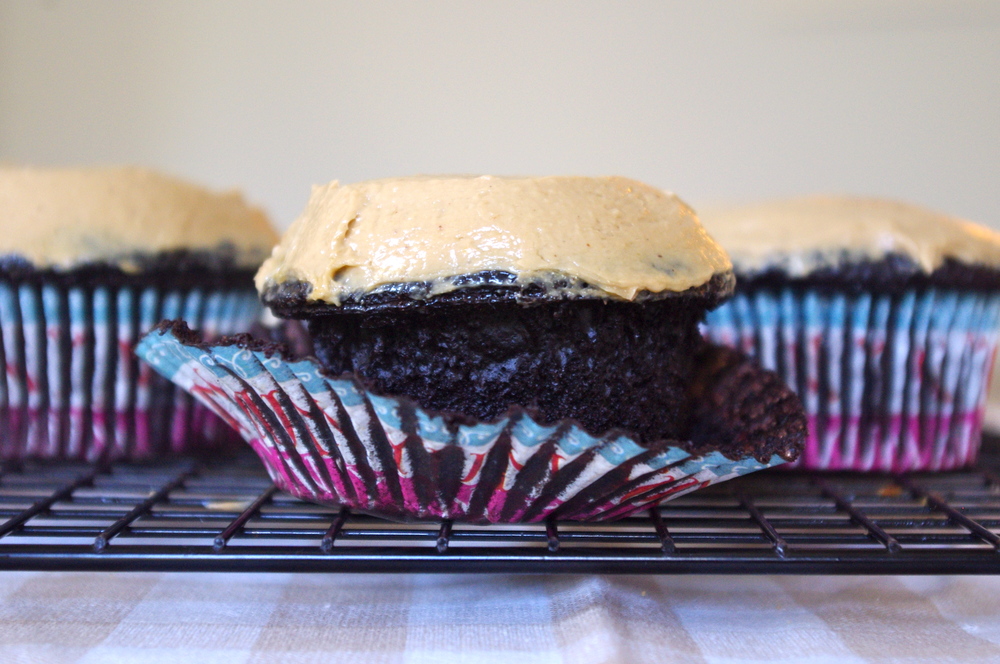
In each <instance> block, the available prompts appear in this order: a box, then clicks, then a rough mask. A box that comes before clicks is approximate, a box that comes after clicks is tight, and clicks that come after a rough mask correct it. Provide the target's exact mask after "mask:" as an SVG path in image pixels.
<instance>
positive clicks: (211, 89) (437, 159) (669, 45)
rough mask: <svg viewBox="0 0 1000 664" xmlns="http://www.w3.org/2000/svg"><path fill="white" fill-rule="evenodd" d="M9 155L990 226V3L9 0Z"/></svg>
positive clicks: (996, 158)
mask: <svg viewBox="0 0 1000 664" xmlns="http://www.w3.org/2000/svg"><path fill="white" fill-rule="evenodd" d="M0 160H3V161H14V162H33V163H38V164H67V163H68V164H78V163H92V162H104V163H120V162H136V163H143V164H147V165H150V166H155V167H159V168H162V169H166V170H169V171H173V172H176V173H178V174H182V175H185V176H188V177H191V178H195V179H198V180H202V181H205V182H207V183H209V184H211V185H214V186H220V187H221V186H240V187H242V188H243V189H245V190H246V191H247V192H248V194H249V196H250V197H251V198H252V199H253V200H255V201H257V202H259V203H262V204H264V205H265V206H266V207H267V208H268V209H269V210H270V211H271V212H272V213H273V214H274V215H275V217H276V219H277V220H278V221H279V223H280V224H281V225H286V224H287V223H289V222H290V221H291V220H292V218H293V217H294V216H295V215H296V214H297V213H298V211H299V210H300V209H301V208H302V206H303V205H304V203H305V199H306V197H307V196H308V191H309V186H310V184H312V183H318V182H325V181H328V180H330V179H333V178H339V179H341V180H344V181H353V180H358V179H364V178H371V177H380V176H387V175H399V174H408V173H416V172H490V173H536V174H543V173H582V174H604V173H618V174H623V175H629V176H632V177H636V178H639V179H643V180H647V181H649V182H651V183H654V184H656V185H659V186H661V187H664V188H668V189H673V190H675V191H677V192H678V193H679V194H681V196H683V197H685V198H687V199H688V200H689V201H691V202H692V203H694V204H695V205H697V204H698V203H699V202H700V201H707V200H720V199H742V198H748V197H756V196H771V195H783V194H791V193H797V192H809V191H817V190H825V191H852V192H860V193H870V194H878V195H887V196H895V197H900V198H904V199H910V200H913V201H916V202H920V203H924V204H927V205H930V206H933V207H937V208H940V209H943V210H946V211H951V212H954V213H957V214H961V215H964V216H968V217H972V218H976V219H980V220H984V221H987V222H992V223H993V224H994V225H997V226H998V227H1000V196H998V195H997V191H998V190H1000V182H998V179H1000V178H998V163H1000V3H996V2H967V1H962V0H952V1H950V2H945V1H944V0H942V1H941V2H921V1H920V0H911V1H908V2H904V1H887V0H876V1H873V2H851V1H843V0H841V1H836V2H835V1H822V0H820V1H815V2H807V1H805V0H802V1H799V0H770V1H759V2H745V1H736V0H733V1H732V2H687V1H685V2H665V1H652V2H639V1H635V2H580V1H558V2H556V1H550V2H544V1H543V2H538V1H535V0H531V1H505V2H470V1H467V0H454V1H448V2H444V1H440V2H434V1H427V2H284V1H281V2H279V1H274V2H239V3H237V2H220V1H205V0H190V1H178V0H171V1H169V2H124V1H121V2H117V1H111V0H92V1H88V2H65V1H57V0H47V1H37V0H34V1H32V0H0Z"/></svg>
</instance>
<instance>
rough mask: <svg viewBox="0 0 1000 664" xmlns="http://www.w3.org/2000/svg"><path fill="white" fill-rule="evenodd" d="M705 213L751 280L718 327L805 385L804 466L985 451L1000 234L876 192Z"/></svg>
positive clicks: (971, 455) (925, 463)
mask: <svg viewBox="0 0 1000 664" xmlns="http://www.w3.org/2000/svg"><path fill="white" fill-rule="evenodd" d="M703 219H704V220H705V225H706V227H707V229H708V230H709V232H710V233H711V234H712V235H713V236H714V237H715V238H717V239H718V240H719V241H720V243H721V244H722V245H723V246H724V247H725V248H726V250H727V251H728V252H729V253H730V255H731V256H732V259H733V263H734V266H735V272H736V275H737V283H738V286H737V292H736V295H735V297H734V298H733V300H732V301H731V302H729V303H727V304H726V305H724V306H723V307H720V308H719V309H718V310H716V311H714V312H712V313H711V314H710V315H709V316H708V319H707V323H706V333H707V336H708V337H709V338H710V339H711V340H713V341H715V342H718V343H724V344H729V345H733V346H736V347H739V348H741V349H742V350H744V351H745V352H748V353H750V354H752V355H754V356H755V357H756V358H757V359H758V360H759V361H760V362H761V364H762V365H763V366H765V367H766V368H770V369H773V370H774V371H776V372H778V373H779V374H780V375H782V376H783V377H784V378H785V380H786V382H787V383H788V384H789V385H790V386H791V387H793V388H794V389H795V390H796V391H797V392H798V393H799V395H800V397H801V398H802V400H803V402H804V405H805V407H806V412H807V414H808V416H809V437H808V439H807V442H806V448H805V451H804V453H803V455H802V457H801V458H800V460H799V463H800V464H801V465H802V466H804V467H806V468H813V469H830V470H880V471H893V472H899V471H909V470H946V469H952V468H959V467H962V466H965V465H968V464H970V463H972V462H973V461H974V460H975V458H976V455H977V452H978V448H979V440H980V434H981V430H982V422H983V415H984V407H985V397H986V389H987V384H988V377H989V374H990V369H991V366H992V363H993V358H994V355H995V352H996V347H997V338H998V337H997V333H998V328H1000V235H998V234H997V233H994V232H993V231H991V230H989V229H986V228H984V227H982V226H978V225H976V224H972V223H969V222H966V221H961V220H958V219H954V218H951V217H947V216H945V215H941V214H937V213H934V212H930V211H927V210H923V209H921V208H918V207H915V206H911V205H907V204H903V203H897V202H892V201H884V200H875V199H865V198H837V197H811V198H800V199H792V200H785V201H777V202H772V203H765V204H760V205H755V206H745V207H733V208H719V209H707V210H705V211H704V212H703Z"/></svg>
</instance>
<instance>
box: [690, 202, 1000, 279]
mask: <svg viewBox="0 0 1000 664" xmlns="http://www.w3.org/2000/svg"><path fill="white" fill-rule="evenodd" d="M701 218H702V221H703V222H704V224H705V228H706V229H707V230H708V232H709V233H710V234H711V235H712V237H714V238H715V239H717V240H718V241H719V243H720V244H721V245H722V246H723V247H725V249H726V251H728V252H729V255H730V256H731V257H732V260H733V264H734V266H735V269H736V271H737V273H741V274H753V273H755V272H759V271H761V270H765V269H767V268H770V267H779V268H781V269H783V270H787V271H788V273H789V274H790V275H791V276H805V275H807V274H809V273H811V272H812V271H814V270H816V269H819V268H822V267H829V266H833V265H836V264H837V263H838V262H840V261H841V260H843V259H844V258H845V257H846V258H847V259H848V260H855V259H862V260H863V259H876V260H877V259H879V258H883V257H885V256H886V255H887V254H902V255H904V256H908V257H909V258H911V259H912V260H913V261H914V262H915V263H917V264H918V265H919V266H920V267H921V268H922V269H923V270H925V271H927V272H932V271H933V270H935V269H936V268H938V267H940V266H941V264H942V263H943V262H944V260H945V259H946V258H951V259H954V260H957V261H959V262H962V263H968V264H978V265H988V266H1000V233H996V232H994V231H992V230H990V229H988V228H985V227H983V226H980V225H978V224H974V223H972V222H968V221H962V220H960V219H955V218H953V217H949V216H946V215H943V214H940V213H937V212H932V211H930V210H925V209H923V208H920V207H916V206H914V205H909V204H906V203H899V202H896V201H887V200H880V199H872V198H852V197H838V196H811V197H804V198H793V199H787V200H779V201H771V202H765V203H759V204H756V205H745V206H738V207H718V208H712V207H706V208H702V209H701Z"/></svg>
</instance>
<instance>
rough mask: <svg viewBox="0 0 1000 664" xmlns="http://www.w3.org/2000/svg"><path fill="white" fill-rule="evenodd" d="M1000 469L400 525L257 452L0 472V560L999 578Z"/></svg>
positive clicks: (810, 481) (787, 475) (103, 565)
mask: <svg viewBox="0 0 1000 664" xmlns="http://www.w3.org/2000/svg"><path fill="white" fill-rule="evenodd" d="M995 467H996V465H986V466H984V467H982V468H980V469H977V470H974V471H968V472H961V473H938V474H932V473H925V474H914V475H908V476H905V477H894V476H886V475H859V474H833V475H823V476H819V475H816V474H810V473H804V472H765V473H758V474H755V475H751V476H748V477H745V478H741V479H739V480H737V481H733V482H729V483H724V484H721V485H718V486H714V487H709V488H707V489H703V490H700V491H697V492H694V493H692V494H689V495H686V496H682V497H680V498H678V499H676V500H674V501H671V502H668V503H665V504H664V505H662V506H661V507H659V508H657V509H654V510H651V511H649V512H642V513H638V514H636V515H634V516H632V517H629V518H626V519H623V520H621V521H617V522H613V523H575V522H567V521H559V522H556V521H549V522H542V523H535V524H511V525H495V526H491V525H476V524H463V523H452V522H450V521H442V522H437V523H434V522H425V523H395V522H391V521H386V520H383V519H378V518H375V517H371V516H366V515H364V514H359V513H356V512H352V511H351V510H348V509H346V508H338V507H324V506H320V505H314V504H311V503H306V502H302V501H299V500H297V499H295V498H292V497H291V496H288V495H286V494H283V493H281V492H280V491H277V489H276V488H275V487H274V486H273V484H272V483H271V481H270V480H269V479H268V478H267V476H266V475H265V474H264V473H263V471H262V470H260V469H259V467H258V465H257V463H256V459H253V458H249V459H236V460H233V461H232V462H231V463H227V464H220V463H215V462H213V464H212V465H211V466H208V467H197V466H194V465H191V464H190V463H187V464H178V463H177V462H172V463H165V464H156V465H128V464H115V465H112V466H110V467H107V468H99V469H95V468H88V467H81V466H79V465H77V466H71V465H52V464H33V463H24V464H20V466H11V467H8V468H5V469H4V472H3V474H2V476H0V521H2V522H3V525H0V569H104V570H217V571H253V570H270V571H353V572H361V571H385V572H404V571H427V572H454V571H474V572H576V573H580V572H604V573H615V572H623V573H624V572H629V573H636V572H655V573H679V572H684V573H688V572H712V573H717V572H722V573H755V572H768V573H775V572H776V573H855V574H857V573H900V574H905V573H994V574H995V573H1000V556H998V555H997V550H998V544H1000V536H998V534H997V533H998V531H1000V484H998V483H997V478H998V475H996V474H995V470H994V468H995Z"/></svg>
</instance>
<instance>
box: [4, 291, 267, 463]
mask: <svg viewBox="0 0 1000 664" xmlns="http://www.w3.org/2000/svg"><path fill="white" fill-rule="evenodd" d="M259 314H260V304H259V302H258V301H257V296H256V293H255V292H254V291H253V289H244V290H225V291H224V290H209V291H204V290H200V289H195V290H190V291H171V290H165V289H162V288H157V287H145V288H141V287H129V286H96V287H83V286H75V287H64V286H61V285H58V284H41V285H39V284H37V283H11V282H9V281H0V336H2V340H0V353H2V360H3V362H4V365H5V367H6V375H5V378H6V379H5V380H3V381H0V457H2V458H6V459H18V458H24V457H32V458H73V459H87V460H96V459H104V458H123V457H124V458H133V459H139V458H146V457H150V456H156V455H160V454H164V453H168V452H184V451H191V450H192V449H198V448H203V447H214V446H218V445H221V444H225V442H226V439H227V438H231V436H230V434H229V430H228V427H226V426H225V425H223V424H222V423H221V422H219V421H218V418H217V417H216V416H215V415H214V414H212V413H211V412H209V411H207V410H206V409H205V408H204V407H203V406H201V405H200V404H198V403H197V402H195V401H194V400H192V399H191V397H190V396H189V395H187V394H186V393H184V392H183V391H180V390H177V389H176V388H175V387H174V386H173V385H172V384H171V383H170V382H168V381H166V380H164V379H163V378H162V377H160V376H159V375H157V374H156V373H155V372H154V371H152V370H151V369H150V368H149V367H148V366H146V365H144V364H142V363H140V362H139V361H138V359H137V358H136V357H135V356H134V355H133V353H132V350H133V347H134V345H135V342H136V341H137V340H138V338H139V336H140V335H141V334H142V333H143V332H145V331H147V330H149V329H150V328H152V327H153V326H154V325H155V324H156V323H157V322H158V321H160V320H161V319H162V318H164V317H180V318H184V319H186V320H188V321H191V323H192V324H194V325H198V326H200V327H201V328H202V329H204V330H206V332H208V333H210V334H213V335H219V334H226V333H229V332H232V331H235V330H245V329H247V328H249V327H250V325H252V324H253V323H254V321H256V320H257V318H258V316H259Z"/></svg>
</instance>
